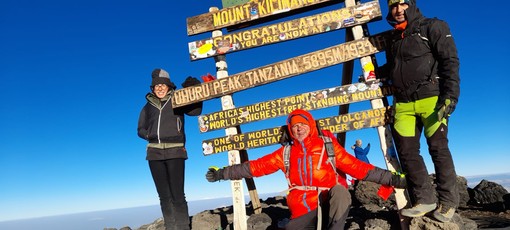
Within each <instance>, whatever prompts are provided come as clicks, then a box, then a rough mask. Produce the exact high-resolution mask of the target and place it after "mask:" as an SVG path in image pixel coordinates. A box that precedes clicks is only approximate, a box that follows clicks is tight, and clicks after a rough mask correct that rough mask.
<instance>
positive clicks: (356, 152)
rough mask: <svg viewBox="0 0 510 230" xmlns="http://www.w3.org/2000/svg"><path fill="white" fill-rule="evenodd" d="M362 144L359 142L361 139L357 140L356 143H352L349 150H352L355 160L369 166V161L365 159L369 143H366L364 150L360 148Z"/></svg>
mask: <svg viewBox="0 0 510 230" xmlns="http://www.w3.org/2000/svg"><path fill="white" fill-rule="evenodd" d="M362 144H363V142H362V141H361V139H357V140H356V143H354V145H353V146H351V149H352V150H354V155H355V156H356V158H358V159H359V160H362V161H364V162H365V163H369V164H370V161H369V160H368V157H367V155H368V151H370V143H368V145H367V147H365V148H363V147H362Z"/></svg>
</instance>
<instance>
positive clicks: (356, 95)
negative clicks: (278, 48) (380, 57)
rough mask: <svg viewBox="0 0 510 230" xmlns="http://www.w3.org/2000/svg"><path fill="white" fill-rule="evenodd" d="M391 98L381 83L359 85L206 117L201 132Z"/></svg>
mask: <svg viewBox="0 0 510 230" xmlns="http://www.w3.org/2000/svg"><path fill="white" fill-rule="evenodd" d="M390 94H391V90H390V87H383V88H381V86H380V83H379V81H371V82H370V83H368V84H366V83H356V84H351V85H344V86H338V87H333V88H329V89H322V90H317V91H314V92H308V93H303V94H299V95H294V96H289V97H284V98H279V99H275V100H271V101H265V102H260V103H256V104H252V105H248V106H243V107H237V108H233V109H227V110H222V111H218V112H214V113H210V114H204V115H201V116H199V117H198V126H199V129H200V132H208V131H213V130H218V129H222V128H228V127H234V126H238V125H242V124H246V123H250V122H254V121H260V120H265V119H270V118H275V117H279V116H286V115H288V114H290V112H292V111H294V110H295V109H305V110H308V111H310V110H316V109H322V108H327V107H331V106H338V105H345V104H350V103H354V102H359V101H365V100H371V99H376V98H381V97H383V96H387V95H390Z"/></svg>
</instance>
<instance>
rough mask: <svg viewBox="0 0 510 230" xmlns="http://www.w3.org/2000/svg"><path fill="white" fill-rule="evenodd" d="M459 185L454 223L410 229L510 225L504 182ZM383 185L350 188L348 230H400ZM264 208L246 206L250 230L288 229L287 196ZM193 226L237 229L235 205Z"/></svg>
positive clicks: (417, 221) (414, 223)
mask: <svg viewBox="0 0 510 230" xmlns="http://www.w3.org/2000/svg"><path fill="white" fill-rule="evenodd" d="M434 179H435V178H434V175H431V183H433V182H434ZM457 184H458V186H459V193H460V200H461V202H460V205H459V209H458V210H457V213H455V214H454V217H453V220H452V222H449V223H441V222H439V221H436V220H435V219H434V218H432V217H430V215H427V216H423V217H418V218H412V219H411V220H410V225H409V229H410V230H422V229H427V230H429V229H430V230H434V229H442V230H457V229H462V230H474V229H480V228H482V229H483V228H507V227H510V210H508V211H501V207H503V208H506V209H508V207H510V205H509V203H510V194H508V192H507V191H506V190H505V189H504V188H503V187H502V186H501V185H498V184H495V183H493V182H489V181H484V180H483V181H482V182H480V184H479V185H477V186H476V187H475V188H474V189H470V188H468V187H467V180H466V179H465V178H464V177H458V178H457ZM379 186H380V185H378V184H375V183H371V182H363V181H360V182H359V183H358V184H357V186H351V187H350V188H349V192H350V193H351V195H352V197H353V204H352V207H351V210H350V211H349V216H348V218H347V221H346V225H345V226H346V229H348V230H355V229H369V230H391V229H400V221H399V216H398V210H397V207H396V202H395V198H394V196H393V195H392V196H390V198H389V199H388V200H386V201H385V200H382V199H381V198H379V197H378V196H377V190H378V188H379ZM434 186H435V185H434ZM494 203H497V204H500V207H494V206H487V205H486V204H494ZM261 208H262V213H260V214H254V212H253V208H252V204H251V203H249V204H248V205H247V206H246V214H247V215H248V217H247V226H248V228H247V229H248V230H259V229H262V230H282V229H284V226H285V224H286V223H287V222H288V220H289V218H290V212H289V210H288V207H287V203H286V199H285V197H282V196H276V197H271V198H268V199H267V200H265V201H263V200H261ZM191 227H192V229H196V230H203V229H207V230H208V229H223V230H233V207H232V206H228V207H223V208H217V209H214V210H206V211H203V212H200V213H198V214H196V215H195V216H193V217H191ZM108 230H115V229H108ZM123 230H130V229H129V228H127V229H123ZM137 230H164V224H163V219H161V218H160V219H158V220H156V221H154V222H153V223H152V224H148V225H144V226H142V227H140V228H139V229H137Z"/></svg>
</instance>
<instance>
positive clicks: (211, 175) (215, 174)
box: [205, 166, 224, 182]
mask: <svg viewBox="0 0 510 230" xmlns="http://www.w3.org/2000/svg"><path fill="white" fill-rule="evenodd" d="M205 178H206V179H207V181H209V182H215V181H219V180H223V179H224V178H223V169H220V168H218V167H216V166H213V167H210V168H209V171H207V173H206V174H205Z"/></svg>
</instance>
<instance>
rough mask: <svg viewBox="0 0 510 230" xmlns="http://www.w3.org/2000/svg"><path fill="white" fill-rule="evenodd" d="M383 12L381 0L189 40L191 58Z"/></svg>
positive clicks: (343, 24) (306, 33) (350, 22)
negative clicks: (380, 5)
mask: <svg viewBox="0 0 510 230" xmlns="http://www.w3.org/2000/svg"><path fill="white" fill-rule="evenodd" d="M381 16H382V13H381V9H380V7H379V2H378V1H372V2H368V3H365V4H361V5H356V6H352V7H347V8H342V9H338V10H334V11H328V12H325V13H320V14H315V15H312V16H308V17H303V18H298V19H294V20H290V21H285V22H281V23H278V24H272V25H267V26H262V27H258V28H255V29H250V30H245V31H241V32H236V33H231V34H227V35H223V36H217V37H214V38H208V39H203V40H199V41H193V42H190V43H188V49H189V55H190V59H191V60H192V61H194V60H199V59H203V58H208V57H213V56H216V55H222V54H226V53H231V52H234V51H241V50H245V49H249V48H254V47H258V46H263V45H269V44H273V43H277V42H282V41H288V40H292V39H297V38H302V37H306V36H312V35H316V34H320V33H325V32H330V31H335V30H339V29H342V28H346V27H351V26H355V25H360V24H364V23H368V22H370V21H372V20H374V19H380V18H381Z"/></svg>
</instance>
